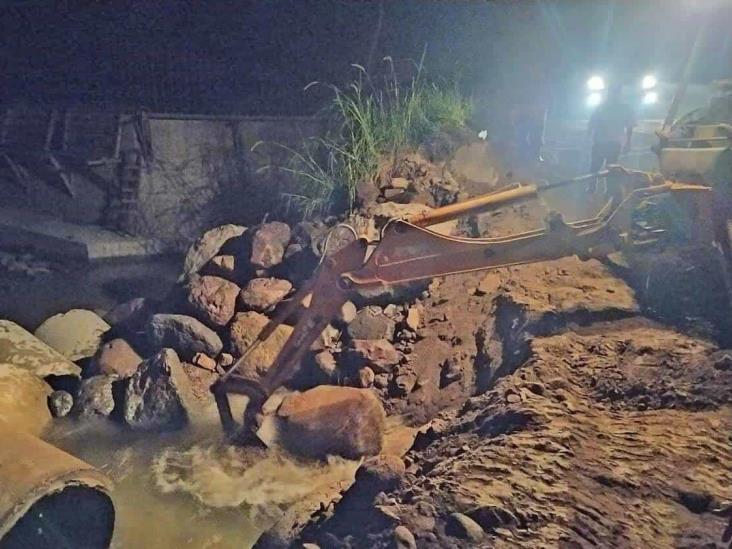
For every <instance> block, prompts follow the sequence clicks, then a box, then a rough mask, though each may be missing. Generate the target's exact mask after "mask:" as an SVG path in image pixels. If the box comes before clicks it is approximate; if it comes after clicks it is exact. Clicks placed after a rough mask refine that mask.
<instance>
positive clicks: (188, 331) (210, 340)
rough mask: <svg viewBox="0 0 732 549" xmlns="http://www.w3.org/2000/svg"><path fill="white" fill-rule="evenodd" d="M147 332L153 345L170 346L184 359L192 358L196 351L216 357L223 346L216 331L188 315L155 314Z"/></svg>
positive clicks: (159, 346) (158, 346)
mask: <svg viewBox="0 0 732 549" xmlns="http://www.w3.org/2000/svg"><path fill="white" fill-rule="evenodd" d="M146 332H147V337H148V339H149V341H150V343H151V344H152V345H153V346H155V347H157V348H161V347H170V348H172V349H174V350H175V351H176V352H177V353H178V354H179V355H180V356H181V357H183V359H184V360H191V359H192V358H193V357H194V356H195V354H196V353H205V354H207V355H208V356H211V357H215V356H216V355H218V354H219V353H220V352H221V350H222V348H223V343H222V342H221V338H220V337H219V336H218V335H217V334H216V332H214V331H213V330H211V329H210V328H207V327H206V326H205V325H204V324H203V323H201V322H200V321H199V320H196V319H195V318H193V317H190V316H186V315H169V314H156V315H153V316H152V318H151V319H150V321H149V322H148V325H147V330H146Z"/></svg>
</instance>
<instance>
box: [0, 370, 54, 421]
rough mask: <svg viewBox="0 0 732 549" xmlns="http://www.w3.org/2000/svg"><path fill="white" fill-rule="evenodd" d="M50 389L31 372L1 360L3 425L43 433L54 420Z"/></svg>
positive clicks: (0, 399) (1, 410)
mask: <svg viewBox="0 0 732 549" xmlns="http://www.w3.org/2000/svg"><path fill="white" fill-rule="evenodd" d="M50 394H51V388H50V387H49V386H48V385H46V383H44V382H43V380H42V379H39V378H38V377H36V376H35V375H33V374H32V373H31V372H29V371H27V370H25V369H22V368H20V367H17V366H14V365H12V364H7V363H0V426H3V427H8V428H10V429H14V430H18V431H23V432H26V433H31V434H34V435H40V434H41V433H42V432H43V431H44V430H45V429H46V428H47V427H48V426H49V424H50V422H51V413H50V412H49V410H48V405H47V398H48V396H49V395H50Z"/></svg>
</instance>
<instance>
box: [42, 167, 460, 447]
mask: <svg viewBox="0 0 732 549" xmlns="http://www.w3.org/2000/svg"><path fill="white" fill-rule="evenodd" d="M400 166H401V167H400V168H399V169H400V170H401V172H399V173H402V174H404V175H408V176H409V177H410V178H411V179H410V180H409V181H412V182H415V181H421V180H419V179H415V178H419V177H423V178H424V177H426V174H427V172H424V170H423V169H422V168H420V166H419V165H418V164H416V163H415V161H409V162H407V161H405V162H404V163H402V164H401V165H400ZM420 170H422V171H420ZM395 173H396V172H395ZM420 174H421V175H420ZM433 179H434V181H433V183H430V184H432V185H433V186H440V185H442V188H447V187H448V186H449V184H448V183H444V181H446V180H444V179H441V180H439V182H438V180H437V178H436V176H433ZM405 181H406V179H405ZM440 182H442V183H440ZM450 184H451V183H450ZM410 185H412V186H411V187H410V188H416V187H414V184H413V183H410ZM419 185H422V184H421V183H419ZM425 185H426V184H425ZM405 188H406V187H405ZM420 188H423V189H426V188H427V187H426V186H422V187H420ZM435 188H436V187H435ZM430 200H431V202H433V203H434V202H435V200H434V199H430ZM383 205H386V203H385V204H383ZM326 229H327V227H326V226H324V225H323V224H322V223H301V224H299V225H297V226H295V227H293V228H290V227H289V226H288V225H287V224H285V223H282V222H279V221H274V222H269V223H264V224H262V225H261V226H259V227H255V228H252V229H247V228H245V227H241V226H236V225H226V226H222V227H218V228H215V229H212V230H210V231H208V232H206V233H205V234H204V235H203V236H202V237H201V238H199V239H198V240H197V241H196V242H195V243H194V244H193V245H192V246H191V248H190V249H189V251H188V253H187V255H186V258H185V260H184V266H183V272H182V274H181V276H180V278H179V281H178V285H177V287H176V288H175V289H174V290H173V291H171V292H170V294H169V295H168V296H166V297H165V298H164V299H161V300H159V301H154V300H150V299H143V298H137V299H134V300H131V301H129V302H127V303H123V304H121V305H119V306H117V307H115V308H114V309H113V310H111V311H109V312H108V313H107V314H106V315H105V319H102V318H100V317H99V316H98V315H97V314H96V313H94V312H92V311H87V310H73V311H69V312H68V313H65V314H59V315H56V316H54V317H52V318H51V319H49V320H47V321H46V322H44V323H43V324H42V325H41V327H40V328H39V329H38V331H37V332H36V335H37V337H39V338H40V339H42V340H43V341H45V342H46V343H47V344H48V345H50V346H51V347H53V348H55V349H56V350H58V351H59V352H60V353H61V355H64V356H65V357H66V358H67V359H68V360H70V361H75V362H77V363H78V365H79V366H81V370H82V375H81V380H80V381H79V382H78V383H77V384H76V386H73V387H68V386H64V387H54V388H56V389H60V390H59V391H56V392H55V393H54V394H53V395H52V397H49V407H50V410H51V412H52V413H53V414H54V415H55V416H58V417H60V416H64V415H66V414H71V415H72V416H75V417H78V418H109V419H110V420H113V421H118V422H122V423H123V424H125V425H127V426H128V427H129V428H130V429H133V430H148V431H161V430H171V429H178V428H181V427H183V426H185V425H186V424H188V423H190V422H192V421H196V419H197V414H201V413H211V412H212V411H214V410H215V407H214V405H213V400H212V396H211V395H210V391H209V387H210V385H211V384H212V383H213V382H214V381H215V380H216V378H217V376H218V375H219V374H221V373H223V372H225V371H227V370H228V369H229V368H231V367H232V365H233V364H234V363H235V361H236V360H237V359H238V358H239V357H241V356H242V355H243V353H244V352H245V351H246V350H247V349H248V348H249V346H250V345H251V344H252V343H253V341H254V340H255V339H256V337H257V335H258V334H259V333H260V331H261V330H262V329H263V328H264V327H265V326H266V325H267V323H268V322H269V320H270V317H271V316H272V314H273V313H274V312H275V311H276V310H278V307H279V306H280V305H281V304H282V303H283V302H284V301H287V300H289V299H291V296H292V295H293V294H294V293H295V291H296V289H297V287H298V286H299V285H301V284H302V282H303V279H304V278H305V277H304V276H303V275H304V271H305V270H307V269H310V272H309V273H307V274H308V275H310V274H312V270H313V268H314V267H315V266H317V263H318V261H319V255H320V254H322V253H323V249H322V247H323V240H324V238H325V236H326V234H327V230H326ZM307 304H308V301H307V299H306V300H305V302H304V303H303V304H302V306H303V307H306V306H307ZM420 311H421V305H419V303H417V302H414V301H412V302H409V303H406V304H402V303H400V304H390V305H387V306H383V304H382V306H379V305H373V304H371V305H369V304H368V303H367V302H362V303H361V305H360V306H356V305H355V304H354V303H353V302H347V303H346V304H345V305H344V306H343V307H342V310H341V313H340V315H339V316H338V318H336V319H333V321H332V323H331V324H330V325H329V326H328V327H327V328H326V329H325V331H324V332H323V334H321V336H320V337H319V338H318V340H317V341H316V342H315V343H314V344H313V346H312V348H311V349H310V350H309V353H308V355H307V356H306V358H305V360H303V363H302V366H301V371H300V373H299V375H298V377H297V379H296V380H295V381H294V385H293V388H294V389H297V390H299V391H305V392H304V393H298V392H295V393H293V394H292V395H291V396H290V397H288V398H286V399H284V401H283V402H282V404H281V405H279V406H278V407H274V408H273V409H271V410H270V411H269V413H270V414H272V415H273V416H274V417H275V418H276V422H277V424H278V430H279V432H280V436H281V439H282V440H281V443H282V444H284V445H285V446H286V447H288V448H289V449H290V450H292V451H294V452H297V453H300V454H303V455H307V456H310V457H318V458H325V457H326V455H329V454H338V455H342V456H344V457H348V458H352V459H355V458H358V457H361V456H364V455H375V454H378V453H379V451H380V449H381V447H382V438H383V435H384V412H383V404H382V403H383V402H386V401H387V400H388V399H389V398H397V397H400V396H404V395H406V394H408V393H409V392H410V391H411V390H412V389H413V388H414V387H415V385H416V376H414V375H413V373H411V367H410V365H409V354H410V352H411V347H412V345H413V344H414V342H415V341H417V339H418V335H417V332H418V330H419V327H420ZM296 320H297V319H296V318H294V319H291V320H290V322H296ZM292 329H293V328H292V325H288V324H283V325H281V326H279V327H278V328H277V329H276V330H275V331H274V332H273V334H272V335H271V337H270V338H269V339H268V340H266V341H265V342H264V344H262V345H261V346H260V347H259V348H258V349H257V350H256V351H255V352H254V353H252V354H251V355H250V356H249V357H248V358H247V360H246V361H245V362H244V363H242V364H241V365H240V370H239V373H240V374H241V375H242V376H244V377H247V378H250V379H254V380H257V379H259V378H261V377H262V376H263V375H264V374H265V373H266V372H267V369H268V368H269V366H270V365H271V364H272V363H273V362H274V360H275V358H276V356H277V354H278V353H279V351H280V350H281V349H282V347H283V345H284V344H285V342H286V341H287V339H288V338H289V336H290V334H291V333H292ZM323 384H325V385H323ZM339 403H340V404H339ZM205 419H207V420H208V419H210V418H205ZM337 420H340V421H341V422H342V423H343V426H342V428H339V429H334V428H333V424H334V421H336V422H337ZM303 440H307V441H308V444H306V445H305V446H303Z"/></svg>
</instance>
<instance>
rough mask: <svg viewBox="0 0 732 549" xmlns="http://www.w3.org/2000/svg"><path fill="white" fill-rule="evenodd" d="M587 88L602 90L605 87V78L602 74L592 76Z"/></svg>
mask: <svg viewBox="0 0 732 549" xmlns="http://www.w3.org/2000/svg"><path fill="white" fill-rule="evenodd" d="M587 88H588V89H589V90H590V91H600V90H604V89H605V80H603V79H602V76H592V77H590V79H589V80H588V81H587Z"/></svg>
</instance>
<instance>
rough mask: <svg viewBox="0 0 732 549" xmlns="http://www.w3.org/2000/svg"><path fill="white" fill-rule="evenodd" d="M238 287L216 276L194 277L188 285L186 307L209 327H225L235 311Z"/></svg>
mask: <svg viewBox="0 0 732 549" xmlns="http://www.w3.org/2000/svg"><path fill="white" fill-rule="evenodd" d="M238 295H239V286H237V285H236V284H234V283H233V282H229V281H228V280H226V279H223V278H220V277H218V276H194V277H192V278H191V281H190V282H189V284H188V296H187V299H188V305H189V307H190V308H191V310H192V311H193V314H194V315H195V316H196V318H198V319H200V320H202V321H203V322H204V323H205V324H208V325H210V326H226V325H227V324H228V323H229V321H230V320H231V317H233V316H234V311H235V310H236V298H237V296H238Z"/></svg>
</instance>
